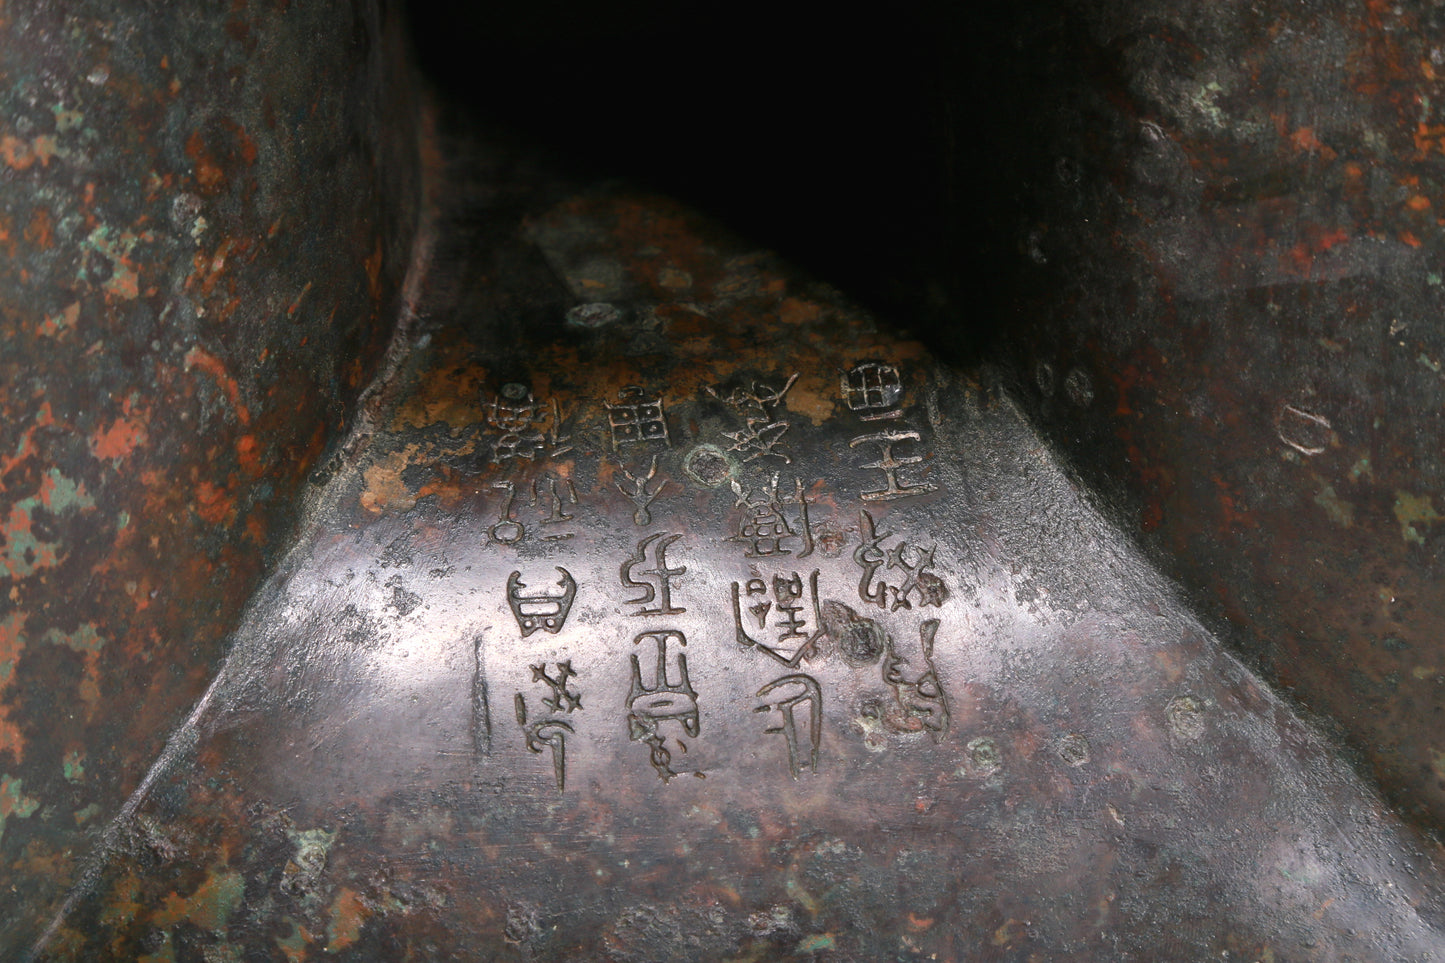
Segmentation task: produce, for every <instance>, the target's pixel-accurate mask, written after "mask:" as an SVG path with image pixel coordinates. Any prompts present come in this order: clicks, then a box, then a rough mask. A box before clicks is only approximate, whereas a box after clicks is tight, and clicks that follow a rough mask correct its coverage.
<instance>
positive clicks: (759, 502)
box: [728, 475, 813, 558]
mask: <svg viewBox="0 0 1445 963" xmlns="http://www.w3.org/2000/svg"><path fill="white" fill-rule="evenodd" d="M794 485H795V491H794V494H793V496H792V497H791V498H780V497H779V495H778V476H777V475H773V477H772V480H771V482H770V483H769V485H768V487H767V488H765V489H761V490H752V491H746V490H744V489H743V487H742V485H740V484H739V483H738V482H737V481H736V480H734V481H733V482H732V488H733V494H734V495H736V496H737V500H736V501H735V502H734V503H733V506H734V507H735V508H741V509H742V510H743V518H742V521H741V523H740V524H739V525H738V533H737V534H736V535H732V536H729V537H728V541H730V542H746V543H747V545H748V550H747V557H748V558H767V557H770V556H773V555H791V554H792V552H791V551H790V550H789V549H786V548H784V547H783V542H784V541H785V540H787V539H790V538H797V539H799V540H800V541H801V543H802V544H801V548H802V551H800V552H799V553H798V558H807V557H808V556H809V555H812V554H813V525H812V521H811V520H810V519H809V517H808V505H809V504H810V503H809V502H808V497H807V495H806V493H805V492H804V491H803V483H802V481H800V480H796V479H795V480H794ZM785 506H789V507H794V508H796V509H797V515H796V518H797V529H796V530H795V529H794V527H793V525H792V524H790V523H789V521H788V517H787V515H786V513H785V512H784V507H785Z"/></svg>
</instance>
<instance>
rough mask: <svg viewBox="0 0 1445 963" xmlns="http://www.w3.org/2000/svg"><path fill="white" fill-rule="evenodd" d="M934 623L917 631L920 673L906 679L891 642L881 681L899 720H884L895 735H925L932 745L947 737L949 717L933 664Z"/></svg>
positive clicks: (928, 622) (935, 622) (933, 621)
mask: <svg viewBox="0 0 1445 963" xmlns="http://www.w3.org/2000/svg"><path fill="white" fill-rule="evenodd" d="M938 624H939V623H938V619H929V620H928V621H926V622H924V623H923V624H922V625H920V626H919V627H918V634H919V641H920V648H921V651H922V658H921V661H922V663H923V671H922V672H920V673H919V674H918V675H916V676H914V677H913V678H911V679H910V678H909V677H908V674H907V673H906V672H905V671H904V670H905V667H907V666H908V664H909V663H908V660H907V659H905V658H903V657H902V656H901V655H899V654H898V651H897V649H896V648H895V647H894V645H893V641H892V639H890V640H889V642H888V651H887V652H886V653H885V654H884V658H883V681H884V682H885V683H886V684H887V685H888V686H889V687H890V688H892V690H893V698H894V701H895V703H896V704H897V708H898V709H899V710H901V715H902V718H901V719H898V720H886V721H887V722H889V723H890V727H892V728H895V729H897V730H898V731H903V732H908V731H919V730H922V731H925V732H927V733H928V734H929V736H930V737H931V738H932V739H933V741H934V742H935V743H938V742H942V741H943V737H944V736H945V735H946V734H947V733H948V726H949V722H950V719H951V716H950V714H949V711H948V695H947V693H946V692H944V689H943V683H942V682H941V681H940V680H939V678H938V669H937V667H936V666H935V665H934V664H933V641H934V638H935V636H937V635H938Z"/></svg>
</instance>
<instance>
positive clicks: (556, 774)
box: [512, 667, 575, 792]
mask: <svg viewBox="0 0 1445 963" xmlns="http://www.w3.org/2000/svg"><path fill="white" fill-rule="evenodd" d="M534 668H535V667H534ZM543 701H546V700H543ZM512 704H513V707H514V708H515V710H516V713H517V725H518V726H520V727H521V728H522V737H523V739H524V740H525V742H526V746H527V750H528V751H529V752H534V753H537V754H539V755H540V754H541V753H542V752H543V751H544V750H551V753H552V779H553V781H554V782H555V783H556V784H557V791H558V792H562V791H563V790H564V789H566V788H567V737H568V736H569V735H573V734H574V732H575V730H573V728H572V724H571V723H570V722H567V721H566V720H564V719H537V720H533V721H532V722H528V721H527V699H526V697H525V696H523V695H522V693H520V692H518V693H517V696H516V698H515V699H514V700H513V702H512Z"/></svg>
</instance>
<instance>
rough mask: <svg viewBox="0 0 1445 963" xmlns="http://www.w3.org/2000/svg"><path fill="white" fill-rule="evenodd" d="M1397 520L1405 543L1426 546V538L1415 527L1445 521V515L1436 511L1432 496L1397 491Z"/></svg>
mask: <svg viewBox="0 0 1445 963" xmlns="http://www.w3.org/2000/svg"><path fill="white" fill-rule="evenodd" d="M1395 519H1396V520H1397V521H1398V522H1399V523H1400V536H1401V537H1402V538H1404V539H1405V541H1407V542H1414V543H1415V544H1416V545H1424V544H1425V536H1423V535H1421V534H1420V530H1419V529H1417V528H1416V527H1415V526H1416V525H1430V524H1433V523H1434V522H1439V521H1445V515H1441V514H1440V513H1439V512H1437V511H1435V506H1434V504H1432V498H1431V496H1429V495H1419V496H1416V495H1411V494H1410V493H1409V492H1404V491H1400V490H1398V489H1397V490H1396V491H1395Z"/></svg>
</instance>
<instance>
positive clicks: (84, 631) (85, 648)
mask: <svg viewBox="0 0 1445 963" xmlns="http://www.w3.org/2000/svg"><path fill="white" fill-rule="evenodd" d="M44 640H45V641H46V642H48V643H49V644H51V645H63V646H65V647H66V648H68V649H73V650H74V651H76V652H99V651H100V650H101V649H103V648H105V639H103V638H102V637H101V636H100V634H99V633H98V632H96V631H95V626H94V625H91V624H90V623H89V622H87V623H85V624H84V625H82V626H81V627H80V628H78V629H76V630H75V631H74V632H69V633H67V632H61V631H60V630H59V629H51V630H50V631H49V632H46V633H45V637H44Z"/></svg>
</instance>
